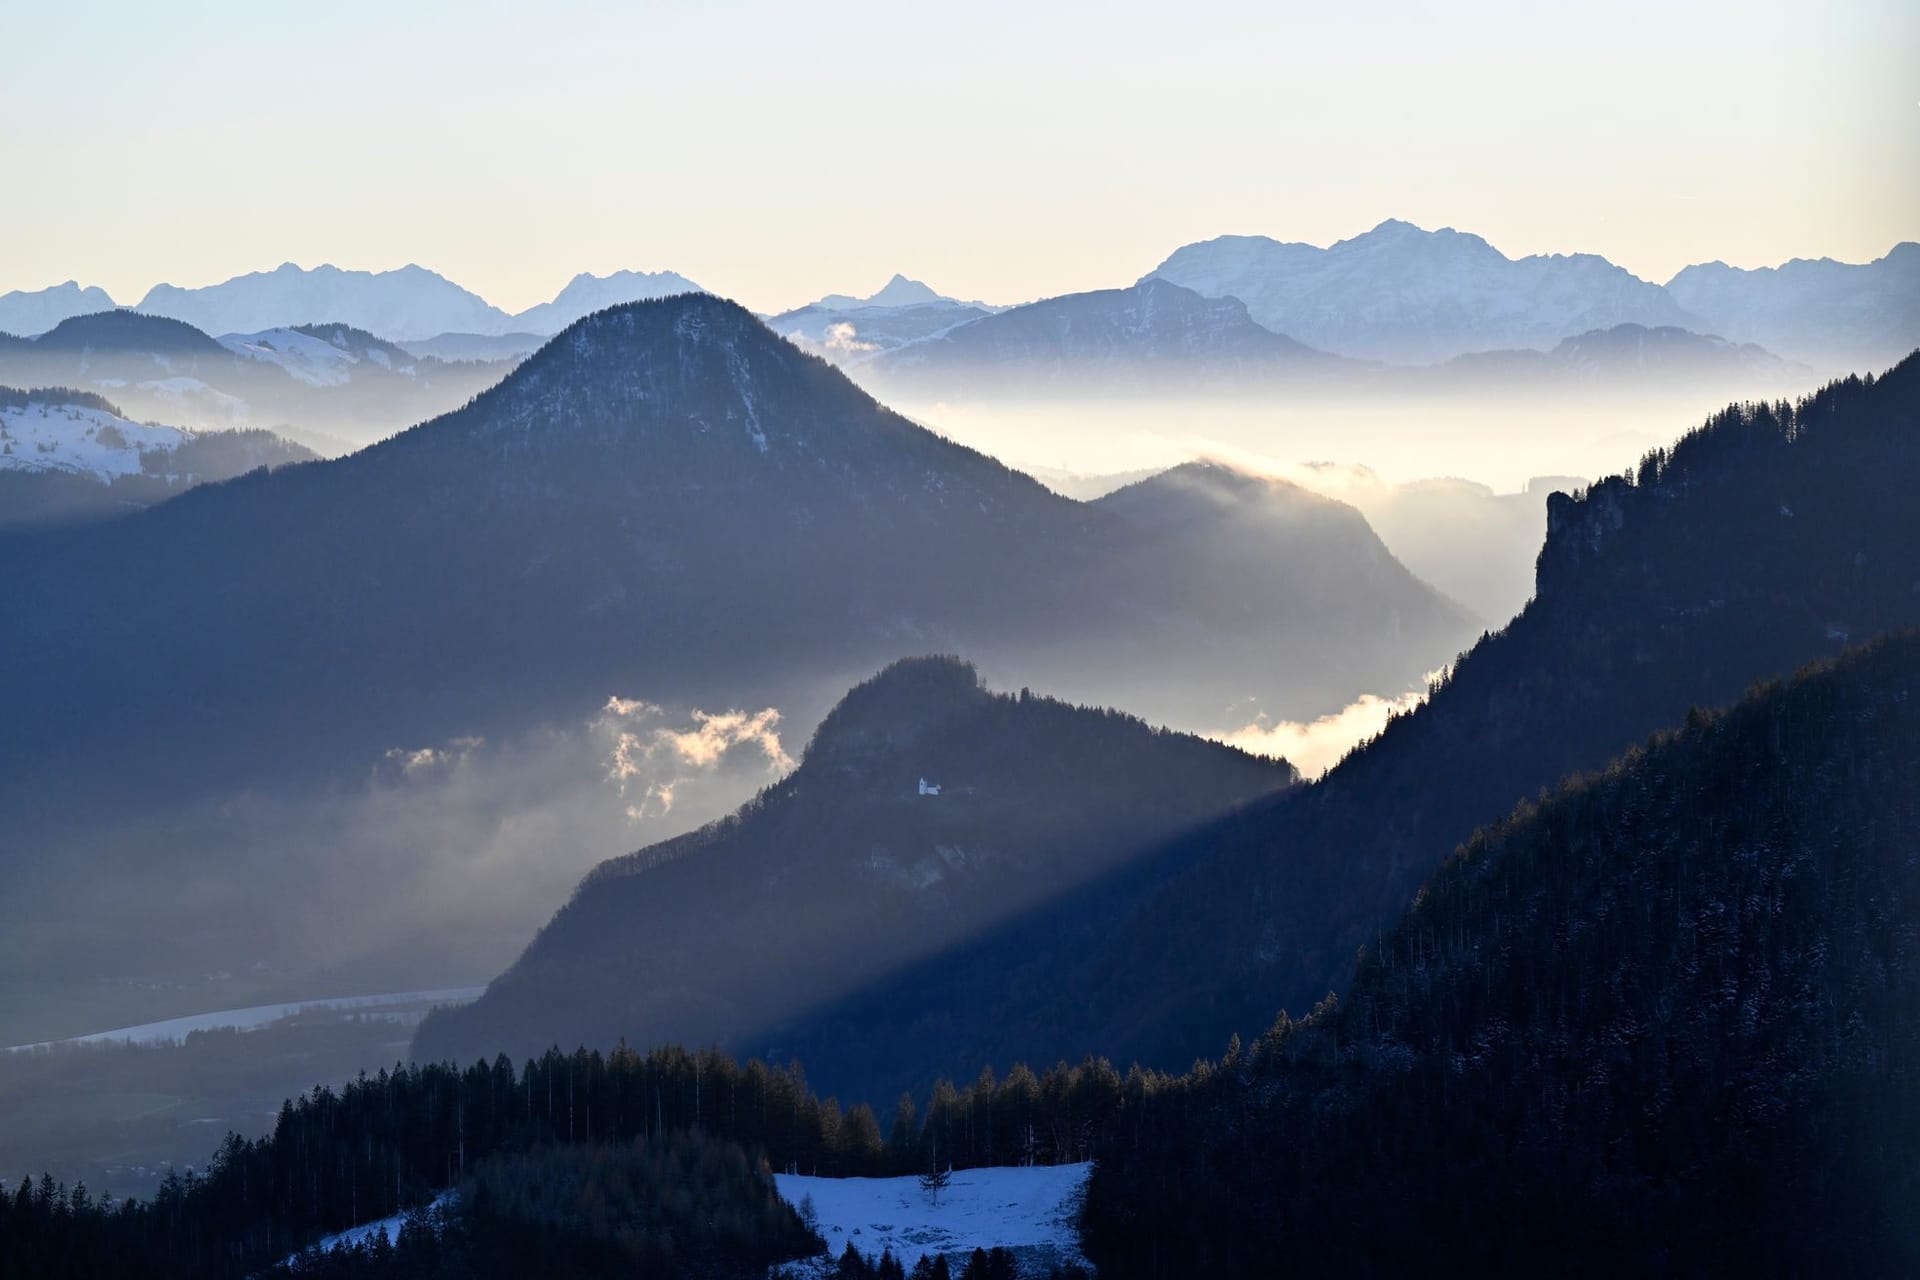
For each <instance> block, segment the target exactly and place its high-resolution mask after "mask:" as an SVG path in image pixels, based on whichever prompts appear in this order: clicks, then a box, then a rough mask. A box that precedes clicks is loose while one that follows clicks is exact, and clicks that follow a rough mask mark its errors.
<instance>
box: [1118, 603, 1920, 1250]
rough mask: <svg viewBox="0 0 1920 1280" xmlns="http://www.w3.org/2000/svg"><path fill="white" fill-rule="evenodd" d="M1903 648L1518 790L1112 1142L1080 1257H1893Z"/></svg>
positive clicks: (1908, 653)
mask: <svg viewBox="0 0 1920 1280" xmlns="http://www.w3.org/2000/svg"><path fill="white" fill-rule="evenodd" d="M1917 849H1920V638H1916V637H1915V636H1914V635H1913V634H1912V633H1911V632H1908V633H1903V634H1901V635H1899V636H1897V637H1895V638H1893V639H1890V640H1887V641H1883V642H1880V643H1878V644H1875V645H1873V646H1871V647H1869V648H1867V649H1865V650H1863V651H1858V652H1855V653H1852V654H1850V655H1848V656H1846V657H1844V658H1843V659H1841V660H1840V661H1839V662H1838V663H1837V664H1835V665H1834V666H1832V667H1830V668H1816V669H1812V670H1809V671H1807V672H1803V673H1802V674H1800V675H1798V676H1796V677H1795V678H1793V679H1792V680H1790V681H1788V682H1786V683H1783V684H1774V685H1770V686H1767V687H1764V688H1761V689H1759V690H1757V691H1756V692H1755V693H1754V694H1753V695H1752V696H1751V697H1750V698H1748V699H1747V700H1745V701H1743V702H1741V703H1740V704H1738V705H1737V706H1735V707H1734V708H1732V709H1731V710H1729V711H1727V712H1725V713H1723V714H1718V715H1715V714H1695V715H1693V716H1691V717H1689V719H1688V720H1687V723H1686V725H1685V727H1684V728H1681V729H1679V730H1676V731H1673V732H1670V733H1665V734H1662V735H1659V736H1657V737H1656V738H1654V739H1653V740H1652V741H1651V742H1649V743H1648V744H1647V745H1646V746H1645V747H1644V748H1643V749H1640V750H1638V751H1635V752H1633V753H1631V754H1630V755H1628V756H1627V757H1626V758H1625V759H1623V760H1622V761H1620V762H1619V763H1618V764H1616V765H1615V766H1614V767H1613V768H1611V769H1609V770H1607V771H1606V772H1604V773H1602V774H1599V775H1596V776H1592V777H1587V778H1582V779H1580V780H1578V781H1575V782H1572V783H1570V784H1568V785H1567V786H1565V787H1563V788H1561V789H1560V790H1559V791H1557V792H1555V793H1553V794H1552V795H1551V796H1548V797H1546V798H1543V799H1542V800H1541V801H1540V802H1538V803H1537V804H1527V805H1523V806H1521V808H1520V809H1518V810H1517V811H1516V812H1515V813H1514V814H1512V815H1511V816H1510V817H1509V818H1507V819H1506V820H1504V821H1502V822H1500V823H1498V824H1495V825H1494V826H1492V827H1490V828H1488V829H1486V830H1484V831H1482V832H1481V833H1479V834H1478V835H1476V836H1475V837H1474V838H1473V839H1472V840H1471V841H1470V842H1469V843H1468V845H1467V846H1466V847H1465V848H1464V849H1463V850H1462V851H1460V852H1459V853H1457V854H1456V855H1455V856H1454V857H1453V858H1451V859H1450V860H1449V861H1448V862H1447V863H1446V865H1445V866H1443V867H1442V868H1441V869H1440V870H1439V872H1438V873H1437V874H1435V875H1434V876H1433V878H1432V879H1431V880H1429V881H1428V883H1427V884H1426V886H1425V887H1424V888H1423V889H1422V890H1421V891H1420V894H1419V896H1418V897H1417V898H1416V899H1415V900H1414V903H1413V906H1412V907H1411V909H1410V910H1408V911H1407V912H1406V913H1405V914H1404V915H1403V916H1402V918H1401V919H1400V922H1399V923H1398V924H1397V925H1395V926H1394V927H1392V928H1390V929H1388V930H1385V931H1384V932H1383V933H1382V934H1381V936H1380V938H1379V940H1378V941H1377V942H1376V943H1375V944H1373V945H1371V946H1369V947H1368V948H1367V949H1366V951H1365V952H1364V953H1363V954H1362V956H1361V958H1360V963H1359V968H1358V971H1357V973H1356V974H1355V976H1354V978H1353V981H1352V985H1351V987H1350V989H1349V991H1348V993H1347V994H1346V995H1345V996H1344V997H1343V998H1341V999H1340V1000H1339V1002H1338V1005H1337V1007H1336V1006H1335V1005H1334V1004H1333V1002H1331V1001H1329V1002H1328V1003H1327V1004H1326V1005H1325V1006H1323V1007H1322V1008H1321V1009H1319V1010H1316V1011H1315V1012H1314V1013H1313V1015H1312V1016H1311V1017H1309V1018H1306V1019H1304V1020H1302V1021H1299V1022H1289V1021H1288V1020H1286V1019H1285V1018H1282V1019H1281V1021H1280V1022H1279V1024H1278V1025H1276V1026H1275V1027H1274V1028H1273V1029H1272V1030H1271V1031H1270V1032H1268V1033H1267V1034H1266V1035H1265V1036H1263V1037H1262V1038H1261V1039H1260V1040H1259V1041H1258V1042H1257V1043H1256V1044H1254V1045H1253V1046H1252V1047H1251V1048H1250V1049H1249V1050H1248V1051H1246V1052H1239V1051H1238V1049H1237V1045H1236V1051H1235V1052H1234V1053H1233V1054H1231V1055H1229V1057H1228V1058H1227V1059H1226V1060H1225V1061H1223V1062H1221V1063H1220V1064H1219V1065H1218V1066H1217V1067H1211V1068H1208V1069H1204V1070H1196V1071H1195V1072H1194V1073H1193V1074H1191V1075H1189V1076H1187V1077H1185V1078H1184V1079H1182V1080H1181V1081H1179V1082H1178V1083H1177V1084H1176V1085H1173V1086H1170V1087H1169V1088H1167V1089H1165V1090H1163V1091H1162V1092H1161V1093H1160V1094H1159V1095H1158V1096H1156V1097H1155V1098H1154V1099H1153V1101H1152V1103H1151V1105H1150V1106H1148V1107H1146V1108H1144V1109H1143V1110H1142V1111H1141V1113H1140V1114H1138V1115H1136V1116H1134V1117H1133V1118H1132V1119H1131V1120H1130V1121H1127V1122H1123V1123H1121V1124H1120V1125H1119V1126H1117V1127H1116V1129H1114V1130H1113V1131H1110V1132H1109V1133H1108V1134H1107V1135H1106V1141H1105V1143H1104V1145H1103V1146H1102V1148H1101V1150H1100V1153H1099V1163H1098V1165H1097V1170H1096V1173H1095V1175H1094V1178H1093V1183H1092V1187H1091V1189H1090V1192H1089V1197H1088V1202H1087V1208H1086V1218H1085V1227H1086V1233H1087V1236H1086V1242H1087V1247H1088V1250H1089V1253H1090V1256H1093V1257H1094V1258H1095V1260H1096V1261H1097V1262H1098V1263H1099V1266H1100V1273H1101V1274H1102V1275H1103V1276H1114V1277H1120V1278H1122V1280H1124V1278H1126V1277H1135V1276H1138V1277H1149V1276H1151V1277H1168V1278H1169V1280H1171V1278H1173V1277H1187V1276H1198V1275H1204V1276H1209V1277H1240V1276H1245V1277H1253V1276H1267V1275H1273V1274H1275V1273H1276V1272H1277V1271H1278V1270H1280V1269H1283V1268H1284V1269H1286V1270H1297V1271H1299V1272H1301V1273H1303V1274H1312V1275H1323V1274H1359V1273H1373V1274H1379V1273H1385V1274H1395V1273H1403V1272H1404V1273H1408V1274H1414V1273H1420V1272H1423V1271H1426V1270H1428V1269H1430V1268H1431V1267H1432V1266H1433V1265H1434V1264H1435V1260H1436V1259H1445V1260H1446V1262H1445V1266H1446V1268H1447V1269H1448V1270H1450V1271H1457V1272H1463V1273H1485V1274H1502V1273H1512V1272H1514V1271H1525V1270H1535V1269H1538V1268H1539V1267H1540V1266H1542V1265H1543V1264H1547V1263H1548V1260H1551V1264H1550V1265H1552V1266H1553V1267H1554V1268H1555V1269H1559V1270H1565V1271H1571V1272H1576V1273H1583V1274H1595V1275H1644V1274H1652V1273H1662V1274H1672V1275H1708V1274H1720V1275H1727V1274H1766V1275H1779V1274H1786V1275H1812V1274H1847V1275H1905V1274H1913V1273H1914V1271H1915V1269H1916V1268H1917V1267H1920V1233H1916V1232H1915V1231H1914V1229H1913V1209H1914V1205H1915V1204H1916V1203H1920V932H1916V928H1915V920H1916V918H1920V915H1917V914H1916V913H1920V856H1916V850H1917Z"/></svg>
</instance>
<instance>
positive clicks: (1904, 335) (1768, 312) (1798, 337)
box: [1667, 240, 1920, 373]
mask: <svg viewBox="0 0 1920 1280" xmlns="http://www.w3.org/2000/svg"><path fill="white" fill-rule="evenodd" d="M1667 292H1668V293H1670V294H1672V295H1673V297H1674V298H1675V299H1676V300H1677V301H1678V302H1679V303H1680V305H1682V306H1684V307H1686V308H1687V309H1688V310H1689V311H1692V312H1694V313H1695V314H1696V315H1699V316H1701V317H1703V318H1704V319H1705V320H1706V321H1707V323H1708V324H1709V325H1711V326H1712V328H1713V329H1714V330H1715V331H1716V332H1718V333H1722V334H1725V335H1726V336H1727V337H1729V338H1733V339H1737V340H1741V341H1751V342H1758V343H1761V344H1762V345H1764V346H1766V347H1769V348H1771V349H1772V350H1774V351H1778V352H1781V353H1783V354H1785V355H1787V356H1790V357H1792V358H1794V359H1796V360H1806V361H1810V362H1812V363H1814V364H1818V365H1823V366H1826V367H1827V368H1828V369H1830V370H1831V371H1832V372H1836V373H1838V372H1865V371H1867V370H1869V369H1871V370H1874V371H1878V369H1879V367H1880V366H1883V365H1888V364H1892V363H1894V362H1896V361H1898V360H1899V359H1900V358H1901V357H1903V356H1905V355H1906V354H1907V353H1908V352H1910V351H1912V350H1913V349H1914V348H1915V347H1917V346H1920V243H1916V242H1914V241H1911V240H1909V241H1906V242H1905V243H1902V244H1897V245H1895V246H1894V247H1893V248H1892V250H1891V251H1889V252H1888V253H1887V255H1886V256H1885V257H1884V258H1878V259H1876V260H1874V261H1872V262H1865V263H1854V262H1835V261H1834V260H1833V259H1832V258H1820V259H1817V260H1815V259H1808V258H1795V259H1794V260H1793V261H1791V262H1787V263H1783V264H1782V265H1780V266H1778V267H1760V268H1757V269H1755V270H1751V271H1746V270H1742V269H1740V268H1738V267H1730V266H1728V265H1727V264H1726V263H1724V262H1708V263H1702V264H1699V265H1697V266H1691V267H1688V268H1687V269H1686V270H1684V271H1682V272H1681V273H1680V274H1679V275H1677V276H1675V277H1674V278H1673V279H1671V280H1669V281H1667Z"/></svg>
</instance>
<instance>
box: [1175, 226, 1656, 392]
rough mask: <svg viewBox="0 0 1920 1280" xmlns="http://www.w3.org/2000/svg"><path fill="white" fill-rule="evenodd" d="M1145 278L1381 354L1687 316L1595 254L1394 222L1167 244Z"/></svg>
mask: <svg viewBox="0 0 1920 1280" xmlns="http://www.w3.org/2000/svg"><path fill="white" fill-rule="evenodd" d="M1148 278H1149V279H1152V278H1158V279H1162V280H1170V281H1172V282H1173V283H1175V284H1180V285H1184V286H1186V287H1187V288H1189V289H1193V290H1195V291H1196V292H1198V293H1201V294H1204V295H1205V296H1207V297H1211V298H1221V297H1233V298H1238V299H1240V300H1241V301H1242V302H1244V303H1246V305H1247V310H1248V312H1249V313H1250V314H1251V315H1252V317H1253V318H1254V319H1255V320H1256V321H1258V322H1259V323H1260V324H1262V325H1264V326H1265V327H1267V328H1269V329H1272V330H1273V331H1274V332H1276V333H1285V334H1288V335H1290V336H1292V337H1294V338H1297V339H1299V340H1300V341H1301V342H1304V343H1306V344H1307V345H1309V346H1313V347H1319V348H1321V349H1323V350H1326V351H1336V352H1339V353H1341V354H1343V355H1349V356H1357V357H1360V358H1363V359H1370V360H1384V361H1387V362H1389V363H1392V364H1435V363H1438V362H1440V361H1443V360H1447V359H1451V358H1452V357H1454V356H1457V355H1462V354H1465V353H1467V352H1471V351H1491V350H1496V349H1499V348H1503V347H1549V346H1552V345H1553V344H1554V343H1556V342H1558V341H1560V340H1561V339H1562V338H1565V337H1569V336H1571V335H1573V334H1576V333H1584V332H1587V331H1588V330H1591V329H1604V328H1610V327H1612V326H1613V325H1616V324H1622V323H1634V324H1643V325H1647V326H1658V325H1672V326H1676V327H1681V328H1686V327H1690V326H1689V320H1690V319H1691V317H1689V316H1688V315H1687V313H1686V311H1685V310H1684V309H1683V308H1682V307H1681V306H1680V304H1679V303H1677V302H1675V301H1674V300H1673V299H1672V298H1671V297H1669V296H1668V295H1667V294H1666V292H1665V291H1664V290H1662V289H1661V288H1660V286H1659V285H1656V284H1649V283H1648V282H1647V281H1645V280H1641V279H1639V278H1638V277H1636V276H1634V275H1633V274H1631V273H1630V272H1628V271H1626V270H1624V269H1623V268H1620V267H1616V266H1614V265H1613V264H1612V263H1611V262H1608V261H1607V260H1606V259H1605V258H1600V257H1596V256H1594V255H1592V254H1573V255H1565V256H1563V255H1557V254H1556V255H1552V256H1537V257H1528V258H1521V259H1518V260H1515V259H1512V258H1509V257H1507V256H1506V255H1505V254H1503V253H1501V252H1500V251H1499V250H1498V249H1495V248H1494V247H1493V246H1492V245H1490V244H1488V243H1487V242H1486V241H1485V240H1482V239H1481V238H1480V237H1479V236H1475V235H1469V234H1467V233H1465V232H1460V231H1454V230H1452V229H1451V228H1447V229H1443V230H1440V231H1425V230H1422V229H1421V228H1419V227H1416V226H1414V225H1413V224H1411V223H1407V222H1398V221H1387V222H1383V223H1381V224H1380V225H1379V226H1377V227H1375V228H1374V229H1373V230H1371V231H1369V232H1366V233H1365V234H1363V235H1358V236H1355V237H1353V238H1352V239H1350V240H1342V241H1339V242H1338V243H1336V244H1334V245H1331V246H1330V247H1328V248H1325V249H1322V248H1319V247H1317V246H1315V245H1310V244H1287V243H1283V242H1281V241H1278V240H1269V239H1267V238H1266V237H1265V236H1222V237H1220V238H1219V239H1216V240H1206V241H1202V242H1201V243H1199V244H1190V245H1187V246H1185V247H1184V248H1182V249H1179V250H1177V251H1175V252H1174V253H1173V255H1172V256H1170V257H1169V258H1168V259H1167V260H1166V261H1165V262H1162V263H1161V264H1160V265H1159V266H1158V267H1155V268H1154V269H1153V270H1152V271H1151V272H1149V273H1148Z"/></svg>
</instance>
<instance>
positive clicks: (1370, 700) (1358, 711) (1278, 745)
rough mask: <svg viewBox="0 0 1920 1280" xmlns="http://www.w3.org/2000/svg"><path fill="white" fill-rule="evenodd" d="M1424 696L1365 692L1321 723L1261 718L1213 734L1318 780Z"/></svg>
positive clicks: (1316, 721) (1320, 721)
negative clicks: (1285, 761) (1275, 757)
mask: <svg viewBox="0 0 1920 1280" xmlns="http://www.w3.org/2000/svg"><path fill="white" fill-rule="evenodd" d="M1426 696H1427V695H1426V693H1425V692H1424V691H1419V692H1413V693H1403V694H1401V695H1400V696H1399V697H1397V698H1383V697H1381V696H1380V695H1379V694H1375V693H1363V694H1361V695H1360V696H1359V697H1358V698H1356V699H1354V700H1353V701H1352V702H1350V703H1348V704H1347V705H1346V706H1344V707H1342V708H1340V710H1338V711H1336V712H1334V713H1333V714H1332V715H1325V716H1321V717H1320V718H1319V719H1317V720H1304V721H1303V720H1269V719H1268V718H1267V717H1266V716H1265V715H1261V716H1256V717H1255V718H1254V719H1253V720H1252V721H1250V722H1249V723H1247V724H1244V725H1242V726H1241V727H1240V728H1238V729H1233V730H1230V731H1228V732H1226V733H1219V734H1215V735H1214V736H1215V737H1217V738H1218V739H1219V740H1220V741H1222V742H1224V743H1226V744H1227V745H1228V746H1233V747H1238V748H1240V749H1241V750H1242V751H1248V752H1252V753H1253V754H1254V755H1260V756H1279V757H1281V758H1284V759H1286V760H1288V761H1290V762H1291V763H1292V765H1293V767H1294V768H1296V769H1298V770H1299V771H1300V773H1301V775H1302V776H1304V777H1308V778H1317V777H1319V776H1320V775H1321V774H1323V773H1325V772H1326V771H1327V770H1328V769H1331V768H1332V767H1333V766H1334V765H1336V764H1338V763H1339V762H1340V758H1341V757H1342V756H1344V755H1346V754H1347V752H1349V751H1351V750H1353V748H1354V747H1356V746H1358V745H1359V744H1360V743H1362V742H1365V741H1366V740H1367V739H1368V738H1371V737H1373V736H1374V735H1375V734H1377V733H1379V732H1380V731H1381V730H1382V729H1384V728H1386V727H1387V721H1388V720H1389V719H1390V718H1391V717H1393V716H1395V715H1401V714H1404V713H1406V712H1408V711H1411V710H1413V709H1414V708H1415V707H1417V706H1419V705H1420V703H1421V702H1422V701H1423V700H1424V699H1425V698H1426Z"/></svg>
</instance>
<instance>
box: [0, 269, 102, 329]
mask: <svg viewBox="0 0 1920 1280" xmlns="http://www.w3.org/2000/svg"><path fill="white" fill-rule="evenodd" d="M116 305H118V304H117V303H115V302H114V300H113V299H112V298H111V297H109V296H108V294H107V291H106V290H105V289H102V288H100V287H99V286H97V285H84V286H83V285H81V284H80V283H79V282H78V281H77V280H68V281H65V282H63V283H61V284H56V285H52V286H50V287H48V288H45V289H33V290H23V289H15V290H13V291H12V292H11V293H0V333H11V334H13V335H15V336H17V337H22V338H28V337H32V336H34V335H35V334H41V333H45V332H46V331H47V330H49V329H51V328H53V327H54V326H55V325H57V324H59V323H60V322H61V321H62V320H71V319H73V317H75V316H84V315H92V314H93V313H94V312H96V311H111V310H113V309H114V307H115V306H116Z"/></svg>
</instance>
